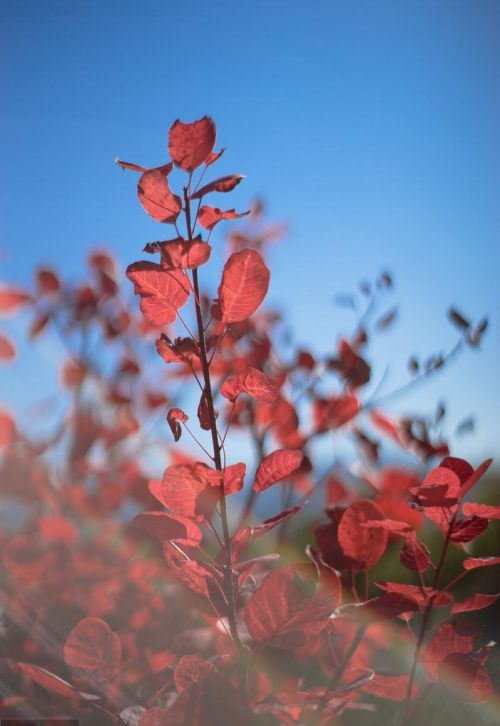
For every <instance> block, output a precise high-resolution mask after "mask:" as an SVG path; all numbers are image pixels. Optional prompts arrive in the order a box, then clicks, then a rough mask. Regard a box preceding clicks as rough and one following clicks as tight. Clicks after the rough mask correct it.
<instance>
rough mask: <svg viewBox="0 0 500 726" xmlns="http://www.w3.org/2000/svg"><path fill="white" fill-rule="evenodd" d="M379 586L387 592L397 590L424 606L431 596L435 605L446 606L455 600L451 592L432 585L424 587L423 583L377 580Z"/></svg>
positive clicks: (396, 591)
mask: <svg viewBox="0 0 500 726" xmlns="http://www.w3.org/2000/svg"><path fill="white" fill-rule="evenodd" d="M375 584H376V586H377V587H379V588H380V589H381V590H385V591H386V592H395V593H399V594H400V595H403V596H404V597H407V598H408V599H409V600H413V601H414V602H416V603H417V605H419V607H421V608H424V607H425V606H426V605H427V604H428V602H429V600H430V598H431V597H432V598H433V600H432V604H433V607H445V606H447V605H450V603H452V602H453V597H452V595H450V593H449V592H438V591H437V590H433V589H432V587H427V586H426V587H424V588H423V587H422V586H421V585H406V584H404V583H401V582H384V583H381V582H376V583H375Z"/></svg>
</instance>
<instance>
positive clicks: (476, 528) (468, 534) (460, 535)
mask: <svg viewBox="0 0 500 726" xmlns="http://www.w3.org/2000/svg"><path fill="white" fill-rule="evenodd" d="M487 528H488V520H487V519H482V518H481V517H476V516H475V515H474V516H472V517H467V518H466V519H461V520H457V521H456V522H455V524H454V525H453V532H452V534H451V537H450V540H451V541H452V542H471V541H472V540H473V539H476V537H479V536H480V535H481V534H482V533H483V532H484V531H485V529H487Z"/></svg>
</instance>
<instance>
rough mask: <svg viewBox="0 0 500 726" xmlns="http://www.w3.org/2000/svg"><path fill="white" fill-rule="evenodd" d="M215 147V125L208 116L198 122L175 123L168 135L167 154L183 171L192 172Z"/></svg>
mask: <svg viewBox="0 0 500 726" xmlns="http://www.w3.org/2000/svg"><path fill="white" fill-rule="evenodd" d="M214 145H215V124H214V122H213V121H212V119H211V118H210V117H209V116H204V117H203V118H202V119H199V121H193V122H192V123H183V122H182V121H179V120H177V121H175V123H174V124H173V125H172V127H171V129H170V131H169V134H168V153H169V154H170V156H171V158H172V161H173V162H174V164H175V165H176V166H178V167H180V168H181V169H184V171H194V170H195V169H196V168H197V167H198V166H200V164H203V162H204V161H205V160H206V159H207V157H208V156H209V154H210V153H211V151H212V149H213V148H214Z"/></svg>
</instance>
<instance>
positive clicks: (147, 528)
mask: <svg viewBox="0 0 500 726" xmlns="http://www.w3.org/2000/svg"><path fill="white" fill-rule="evenodd" d="M134 524H135V525H136V526H137V527H139V528H140V529H142V531H143V532H146V534H150V535H151V536H152V537H156V538H157V539H160V540H175V541H177V542H179V543H181V544H185V545H187V546H193V547H194V546H196V545H198V544H199V543H200V542H201V540H202V534H201V531H200V529H199V528H198V527H197V526H196V524H194V522H192V521H191V520H190V519H188V518H187V517H183V516H182V515H180V514H170V513H167V512H143V513H142V514H138V515H137V516H136V517H134Z"/></svg>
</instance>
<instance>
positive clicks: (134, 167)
mask: <svg viewBox="0 0 500 726" xmlns="http://www.w3.org/2000/svg"><path fill="white" fill-rule="evenodd" d="M115 164H118V166H121V168H122V169H128V170H129V171H141V172H145V171H148V169H147V168H146V167H145V166H141V165H140V164H133V163H132V162H131V161H122V159H119V158H118V157H117V158H116V159H115Z"/></svg>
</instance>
